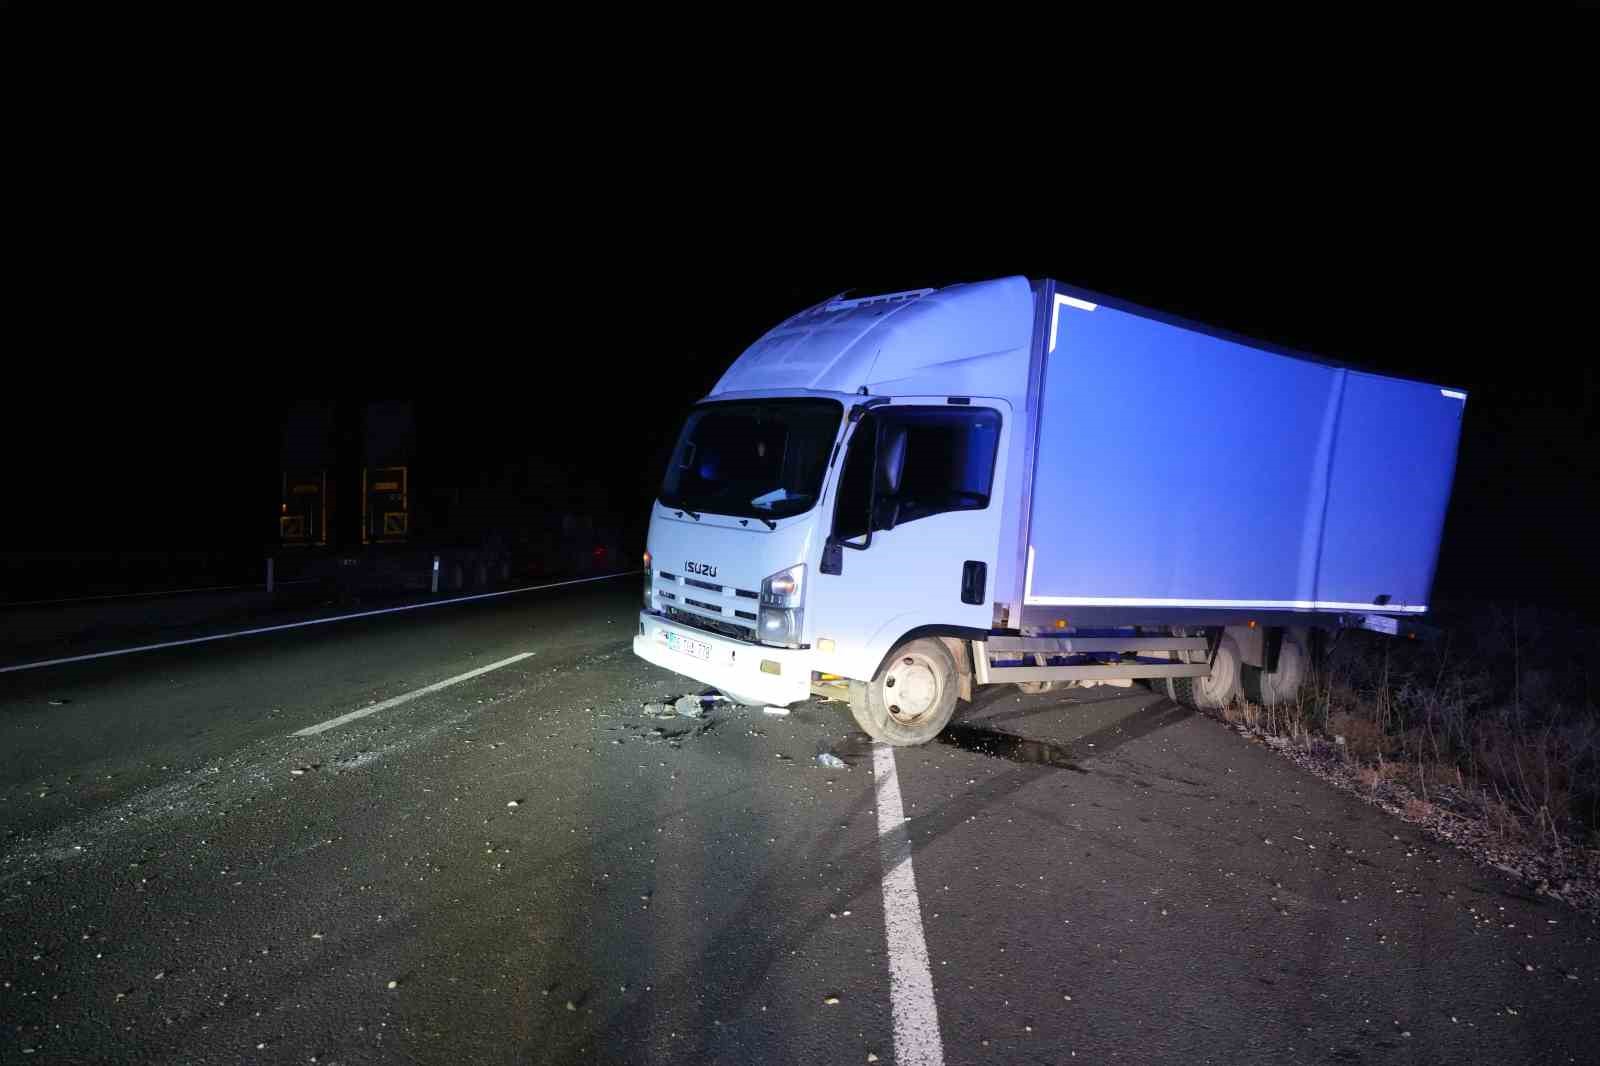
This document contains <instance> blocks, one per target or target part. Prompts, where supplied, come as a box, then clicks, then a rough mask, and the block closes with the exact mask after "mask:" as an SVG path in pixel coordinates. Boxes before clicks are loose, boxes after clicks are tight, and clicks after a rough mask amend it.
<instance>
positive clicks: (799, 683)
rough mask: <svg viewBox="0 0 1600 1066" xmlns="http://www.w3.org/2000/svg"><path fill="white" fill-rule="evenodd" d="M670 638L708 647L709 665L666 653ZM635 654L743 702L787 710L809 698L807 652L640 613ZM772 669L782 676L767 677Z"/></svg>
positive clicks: (707, 660)
mask: <svg viewBox="0 0 1600 1066" xmlns="http://www.w3.org/2000/svg"><path fill="white" fill-rule="evenodd" d="M668 633H676V634H678V635H679V636H680V637H683V638H685V639H687V640H693V641H698V642H699V643H700V644H705V645H709V646H710V648H711V657H710V659H698V658H695V657H694V656H692V655H689V654H688V653H687V652H681V651H674V650H673V649H672V648H669V647H667V644H666V634H668ZM633 653H634V654H635V655H637V656H638V657H639V658H641V659H643V660H645V661H646V662H650V663H654V664H655V665H656V666H659V667H661V668H663V669H666V670H671V671H672V672H673V673H677V674H682V675H684V676H685V677H692V678H694V679H695V680H696V681H701V682H704V683H705V684H707V685H711V686H713V687H715V688H717V689H719V690H720V691H722V692H723V693H725V694H726V695H729V696H732V697H735V698H738V699H742V700H750V701H759V702H762V703H770V704H772V705H773V706H776V707H786V706H788V705H789V704H791V703H798V702H800V701H801V700H804V699H808V698H809V697H810V696H811V652H810V651H809V650H806V649H800V648H768V647H765V646H763V645H760V644H746V643H744V642H743V641H738V640H729V639H728V638H726V637H719V636H717V635H716V634H714V633H706V632H703V631H701V630H698V629H693V628H690V627H689V626H684V625H679V624H678V623H676V622H673V621H670V620H668V619H666V618H663V617H661V616H660V615H657V614H651V613H649V612H648V611H641V612H639V633H638V635H636V636H635V637H634V638H633ZM763 663H766V664H769V665H768V669H767V670H763V669H762V664H763ZM772 665H776V666H777V668H778V671H779V672H778V673H776V674H774V673H770V672H769V671H770V670H771V668H772Z"/></svg>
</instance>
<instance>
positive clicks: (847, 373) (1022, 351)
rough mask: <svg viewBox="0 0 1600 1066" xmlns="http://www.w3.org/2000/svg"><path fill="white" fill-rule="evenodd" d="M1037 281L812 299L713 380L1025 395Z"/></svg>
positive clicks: (840, 389) (843, 389)
mask: <svg viewBox="0 0 1600 1066" xmlns="http://www.w3.org/2000/svg"><path fill="white" fill-rule="evenodd" d="M1033 317H1034V303H1033V287H1032V285H1031V283H1030V282H1029V281H1028V279H1027V278H1023V277H1011V278H1000V279H997V280H994V281H981V282H975V283H972V284H965V285H951V286H948V287H946V288H943V289H919V290H914V291H912V292H907V293H893V294H889V295H886V296H876V297H867V298H862V299H853V300H845V299H840V298H837V297H836V298H835V299H833V300H827V301H824V302H822V303H820V304H817V305H816V306H814V307H809V308H807V309H806V310H804V311H801V312H800V313H799V314H797V315H794V316H793V317H791V318H789V319H788V320H787V321H784V322H782V323H780V324H779V325H777V326H775V327H773V328H772V329H771V330H769V331H768V332H767V333H766V334H765V335H764V336H763V337H762V338H761V339H760V340H758V341H756V342H755V343H754V344H752V345H751V346H750V347H749V348H747V349H746V350H745V352H744V354H743V355H741V356H739V358H738V359H737V360H735V361H734V363H733V365H732V366H731V367H729V368H728V370H727V372H726V373H725V374H723V375H722V378H721V380H719V381H718V382H717V384H716V386H715V387H714V388H713V389H712V390H711V395H712V396H717V395H720V394H723V393H733V392H749V391H768V390H774V389H809V390H819V391H826V392H836V393H856V392H860V391H861V390H862V389H865V390H866V391H867V392H869V393H897V394H901V395H917V394H919V393H923V392H927V393H929V394H946V393H957V392H970V393H974V394H978V395H991V396H992V395H1000V396H1008V395H1013V394H1015V395H1018V396H1020V395H1021V394H1022V393H1023V392H1024V390H1025V389H1026V387H1027V369H1028V354H1029V344H1030V341H1031V340H1032V336H1033Z"/></svg>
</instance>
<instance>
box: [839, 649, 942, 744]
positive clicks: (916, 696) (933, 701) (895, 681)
mask: <svg viewBox="0 0 1600 1066" xmlns="http://www.w3.org/2000/svg"><path fill="white" fill-rule="evenodd" d="M959 687H960V677H959V674H958V672H957V670H956V661H955V659H954V658H952V657H951V655H950V650H949V649H948V648H946V647H945V645H944V642H943V641H941V640H933V639H927V638H924V639H922V640H913V641H908V642H907V643H905V644H902V645H900V646H899V647H898V648H896V649H895V650H894V651H893V652H892V653H891V654H890V655H889V657H888V658H887V659H886V660H884V664H883V666H882V667H880V668H879V670H878V674H877V676H876V677H874V678H873V679H872V680H871V681H869V682H867V683H866V684H865V685H862V686H856V685H852V686H851V699H850V714H851V716H852V717H853V718H855V720H856V724H857V725H859V726H860V727H861V729H862V732H864V733H866V734H867V736H869V737H871V738H872V739H874V740H881V741H883V742H884V743H885V744H893V745H895V746H896V747H901V748H909V747H913V746H915V745H917V744H926V743H927V742H928V741H930V740H932V739H933V738H934V737H936V736H938V735H939V734H940V733H941V732H942V731H943V730H944V727H945V726H946V725H948V724H949V722H950V717H951V715H953V714H954V713H955V709H956V695H957V692H958V690H959Z"/></svg>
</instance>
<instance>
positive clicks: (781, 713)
mask: <svg viewBox="0 0 1600 1066" xmlns="http://www.w3.org/2000/svg"><path fill="white" fill-rule="evenodd" d="M761 713H762V714H770V715H775V716H776V717H779V718H787V717H789V708H787V707H763V708H761Z"/></svg>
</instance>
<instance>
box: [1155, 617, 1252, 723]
mask: <svg viewBox="0 0 1600 1066" xmlns="http://www.w3.org/2000/svg"><path fill="white" fill-rule="evenodd" d="M1243 662H1244V658H1243V656H1241V655H1240V654H1239V645H1238V644H1237V643H1235V641H1234V639H1233V638H1232V637H1230V636H1228V635H1227V634H1226V633H1224V634H1223V635H1222V642H1221V643H1220V644H1219V645H1218V646H1217V658H1216V661H1215V662H1214V663H1213V664H1212V666H1211V676H1210V677H1169V678H1167V695H1168V696H1171V697H1172V698H1173V699H1174V700H1177V701H1178V702H1179V703H1181V704H1183V705H1184V706H1185V707H1193V708H1195V709H1196V710H1220V709H1221V708H1223V707H1226V706H1227V705H1228V704H1229V703H1231V702H1233V700H1234V699H1235V698H1237V697H1238V696H1240V695H1241V693H1242V690H1241V689H1240V666H1241V664H1242V663H1243Z"/></svg>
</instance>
